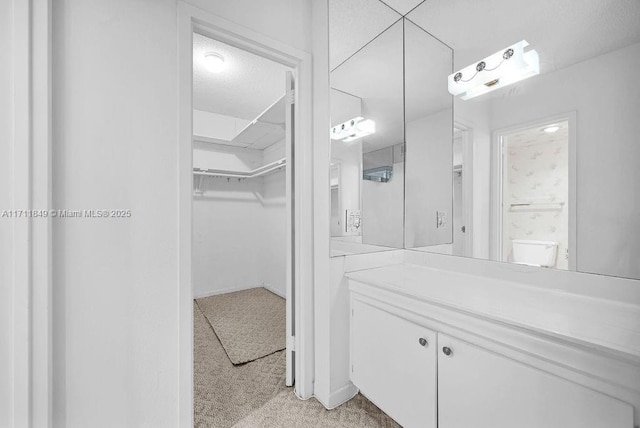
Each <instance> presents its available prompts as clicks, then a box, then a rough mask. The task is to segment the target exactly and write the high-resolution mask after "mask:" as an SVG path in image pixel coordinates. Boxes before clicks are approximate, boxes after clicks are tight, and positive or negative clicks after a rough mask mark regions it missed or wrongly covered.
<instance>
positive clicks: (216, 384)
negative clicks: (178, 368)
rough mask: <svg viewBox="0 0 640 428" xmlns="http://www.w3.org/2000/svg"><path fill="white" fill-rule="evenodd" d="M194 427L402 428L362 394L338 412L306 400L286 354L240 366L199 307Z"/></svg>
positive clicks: (195, 325)
mask: <svg viewBox="0 0 640 428" xmlns="http://www.w3.org/2000/svg"><path fill="white" fill-rule="evenodd" d="M193 314H194V319H193V330H194V331H193V333H194V338H193V339H194V355H193V357H194V426H195V427H196V428H205V427H210V428H231V427H234V426H235V427H236V428H248V427H251V428H276V427H282V428H284V427H286V428H307V427H323V428H329V427H343V428H365V427H366V428H378V427H380V428H392V427H393V428H396V427H399V425H398V424H396V423H395V422H394V421H393V420H392V419H390V418H389V417H388V416H387V415H385V414H384V413H383V412H382V411H381V410H380V409H378V408H377V407H376V406H375V405H373V404H372V403H371V402H370V401H368V400H367V399H366V398H364V397H363V396H362V395H357V396H356V397H355V398H354V399H352V400H351V401H349V402H347V403H345V404H343V405H342V406H340V407H338V408H337V409H334V410H331V411H329V410H326V409H324V407H323V406H322V405H321V404H320V403H319V402H318V401H317V400H316V399H314V398H312V399H310V400H307V401H302V400H299V399H298V398H297V397H296V396H295V395H294V393H293V389H292V388H288V387H286V386H285V384H284V382H285V353H284V351H278V352H275V353H273V354H270V355H267V356H266V357H263V358H260V359H257V360H254V361H251V362H249V363H246V364H241V365H234V364H233V363H232V362H231V361H230V360H229V358H228V356H227V354H226V352H225V350H224V348H223V347H222V344H221V343H220V341H219V340H218V337H217V336H216V334H215V332H214V330H213V329H212V328H211V325H210V324H209V322H208V321H207V319H206V318H205V316H204V314H203V313H202V311H201V310H200V308H199V307H198V305H197V304H196V303H195V302H194V309H193Z"/></svg>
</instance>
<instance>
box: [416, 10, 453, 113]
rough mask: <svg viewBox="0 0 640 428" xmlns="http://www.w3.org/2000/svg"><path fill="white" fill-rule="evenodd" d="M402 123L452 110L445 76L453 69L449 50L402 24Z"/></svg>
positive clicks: (418, 29)
mask: <svg viewBox="0 0 640 428" xmlns="http://www.w3.org/2000/svg"><path fill="white" fill-rule="evenodd" d="M404 34H405V46H404V51H405V58H404V62H405V71H404V74H405V116H406V122H407V123H409V122H412V121H414V120H416V119H419V118H423V117H427V116H430V115H432V114H434V113H437V112H439V111H442V110H444V109H452V108H453V100H452V98H451V94H449V91H448V90H447V85H446V84H443V82H445V83H446V81H447V76H449V74H451V72H452V68H453V52H452V51H451V49H450V48H449V47H448V46H446V45H444V44H442V43H441V42H439V41H438V40H436V39H435V38H433V37H431V36H430V35H429V34H427V33H426V32H425V31H424V30H423V29H421V28H420V27H418V26H417V25H415V24H413V23H411V22H408V21H407V22H405V29H404Z"/></svg>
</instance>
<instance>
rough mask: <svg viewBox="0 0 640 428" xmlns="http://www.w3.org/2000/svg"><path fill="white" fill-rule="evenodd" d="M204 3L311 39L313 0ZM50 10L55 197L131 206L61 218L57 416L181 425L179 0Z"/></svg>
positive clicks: (300, 40) (292, 37) (280, 34)
mask: <svg viewBox="0 0 640 428" xmlns="http://www.w3.org/2000/svg"><path fill="white" fill-rule="evenodd" d="M5 3H6V2H5ZM197 3H198V4H199V5H200V6H201V7H203V8H204V9H209V10H211V11H212V12H214V13H217V14H218V15H220V16H222V17H223V18H226V19H228V20H230V21H233V22H236V23H239V24H241V25H243V26H245V27H247V28H251V29H253V30H255V31H258V32H260V33H263V34H265V35H267V36H269V37H272V38H275V39H277V40H280V41H282V42H284V43H286V44H289V45H292V46H294V47H298V48H302V49H304V50H307V51H309V50H310V49H309V48H310V43H309V42H310V40H309V38H310V34H309V32H308V31H307V29H308V28H309V23H310V17H309V10H310V1H291V0H273V1H268V2H258V1H254V0H247V1H239V2H222V1H217V2H209V1H201V2H197ZM53 15H54V16H53V26H54V30H53V32H54V34H53V61H54V80H53V84H54V88H55V89H54V105H53V111H54V143H53V146H54V149H53V150H54V155H53V156H54V159H53V162H54V164H53V166H54V205H55V207H57V208H130V209H132V211H133V216H132V218H131V219H128V220H123V219H117V220H115V219H114V220H78V219H73V220H72V219H68V220H66V221H62V220H60V221H57V222H56V223H55V224H54V236H53V240H54V249H53V253H54V260H53V262H54V286H53V290H54V291H53V293H54V297H53V298H54V308H53V311H54V325H53V328H54V338H53V340H54V341H53V348H54V349H53V352H54V394H53V396H54V409H53V412H54V419H55V420H56V426H65V427H76V426H81V427H84V426H93V427H101V426H105V427H112V426H136V427H138V426H155V427H165V426H166V427H175V426H179V425H180V423H179V422H178V417H179V415H178V411H179V406H178V403H179V400H180V396H179V387H178V383H179V379H178V375H179V361H178V358H179V350H178V346H179V338H178V319H179V318H178V316H179V314H178V311H179V307H178V299H177V297H178V289H179V287H188V286H189V285H188V284H178V283H177V278H178V272H177V260H178V248H177V240H178V236H177V235H178V231H177V225H178V219H177V200H178V194H177V187H176V185H177V179H176V178H177V170H176V164H177V146H176V136H177V127H176V124H177V96H176V95H177V74H176V71H177V63H176V61H177V52H176V46H177V31H176V22H177V4H176V0H158V1H152V2H148V1H146V2H131V1H127V0H109V1H107V0H82V1H80V0H68V1H64V2H55V3H54V4H53ZM267 15H268V16H273V17H274V19H268V20H267V19H264V16H267ZM3 16H4V15H3ZM2 27H3V29H4V28H5V26H4V25H2Z"/></svg>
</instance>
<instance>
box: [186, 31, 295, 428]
mask: <svg viewBox="0 0 640 428" xmlns="http://www.w3.org/2000/svg"><path fill="white" fill-rule="evenodd" d="M192 37H193V57H192V58H193V68H192V72H193V75H192V82H193V87H192V94H193V98H192V100H193V101H192V109H193V110H192V117H193V124H192V151H193V152H192V159H193V165H192V167H193V196H192V239H191V242H192V248H191V254H192V258H191V263H192V264H191V272H192V290H193V296H192V297H193V299H194V301H193V302H194V303H193V305H194V307H193V313H194V318H193V323H194V324H193V325H194V337H193V341H194V350H193V358H194V413H195V415H194V417H195V421H196V423H197V424H198V423H202V424H204V425H207V426H232V425H233V424H234V423H236V422H238V421H239V420H240V419H242V418H243V417H245V416H247V415H248V414H249V413H250V412H252V411H253V410H255V409H257V408H259V407H261V406H262V405H264V404H265V402H267V401H268V400H269V399H271V398H272V397H273V396H274V395H275V394H277V393H278V392H280V391H282V390H285V389H286V387H287V386H292V385H293V382H294V367H293V365H294V363H293V361H294V350H293V346H292V345H293V340H292V339H291V338H292V337H293V334H294V325H293V314H294V312H293V301H294V299H293V298H294V296H293V277H294V272H293V266H294V264H293V260H292V254H293V251H292V248H293V243H294V240H293V236H294V234H293V229H292V216H293V205H294V204H293V198H292V195H293V188H294V187H293V165H294V158H293V156H294V150H293V130H294V120H295V118H294V108H293V107H294V96H293V91H294V84H295V82H294V72H295V70H294V69H292V68H290V67H289V66H287V65H283V64H281V63H279V62H276V61H273V60H271V59H269V58H265V57H263V56H260V55H258V54H256V53H253V52H249V51H247V50H243V49H241V48H239V47H236V46H233V45H230V44H227V43H224V42H222V41H220V40H217V39H215V38H212V37H209V36H207V35H205V34H200V33H198V32H194V33H193V35H192ZM238 397H242V398H243V399H242V400H239V399H238Z"/></svg>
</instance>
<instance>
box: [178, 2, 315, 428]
mask: <svg viewBox="0 0 640 428" xmlns="http://www.w3.org/2000/svg"><path fill="white" fill-rule="evenodd" d="M194 31H197V32H198V33H201V34H204V35H207V36H209V37H212V38H214V39H216V40H219V41H221V42H223V43H226V44H229V45H232V46H234V47H237V48H240V49H243V50H246V51H248V52H251V53H254V54H256V55H259V56H262V57H265V58H268V59H271V60H274V61H276V62H279V63H281V64H283V65H286V66H288V67H290V68H291V69H293V70H294V71H295V77H296V90H295V117H296V126H295V131H294V141H295V143H294V145H295V146H294V149H295V165H296V167H295V168H294V171H295V172H294V177H293V185H294V194H293V199H294V200H295V208H294V213H293V217H294V218H293V219H292V225H293V230H295V234H294V237H293V239H294V246H295V248H293V259H294V278H293V282H294V293H293V305H294V306H293V309H294V317H293V318H294V319H293V322H294V328H295V341H294V347H295V360H294V373H295V393H296V394H297V395H298V396H299V397H301V398H303V399H307V398H309V397H311V396H312V394H313V183H314V181H313V179H314V177H313V168H312V165H313V163H312V161H313V151H312V150H313V145H312V123H313V122H312V112H313V110H312V80H311V79H312V73H311V70H312V63H311V55H310V54H309V53H307V52H304V51H302V50H299V49H296V48H293V47H291V46H289V45H286V44H284V43H282V42H279V41H276V40H273V39H271V38H269V37H266V36H264V35H262V34H260V33H257V32H254V31H252V30H250V29H248V28H246V27H243V26H241V25H238V24H236V23H233V22H230V21H228V20H226V19H224V18H221V17H219V16H217V15H215V14H212V13H210V12H207V11H204V10H202V9H200V8H198V7H195V6H193V5H190V4H188V3H186V2H184V1H183V0H181V1H179V2H178V103H179V104H178V138H177V161H178V198H179V199H178V234H179V236H178V243H179V247H178V250H179V255H178V281H179V301H178V304H179V313H180V320H179V325H180V327H179V328H180V330H179V337H180V345H179V350H180V351H179V352H180V381H179V387H180V422H181V423H180V425H184V426H188V425H191V424H192V422H193V303H192V299H193V292H192V285H191V279H192V272H191V269H192V266H191V249H192V246H191V245H192V186H193V183H192V181H193V179H192V108H193V107H192V64H193V58H192V52H193V42H192V40H193V32H194Z"/></svg>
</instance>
